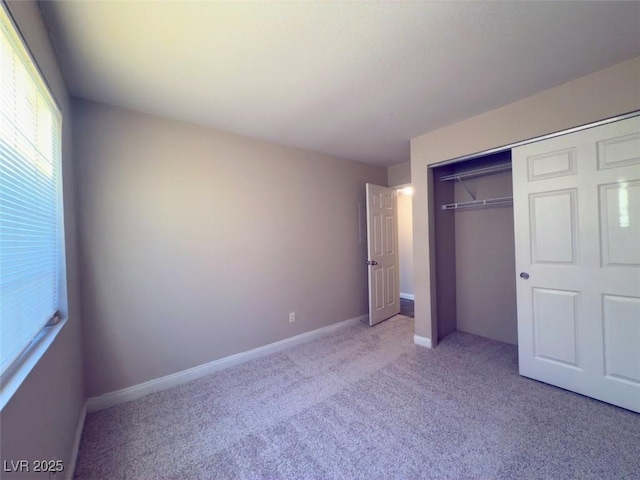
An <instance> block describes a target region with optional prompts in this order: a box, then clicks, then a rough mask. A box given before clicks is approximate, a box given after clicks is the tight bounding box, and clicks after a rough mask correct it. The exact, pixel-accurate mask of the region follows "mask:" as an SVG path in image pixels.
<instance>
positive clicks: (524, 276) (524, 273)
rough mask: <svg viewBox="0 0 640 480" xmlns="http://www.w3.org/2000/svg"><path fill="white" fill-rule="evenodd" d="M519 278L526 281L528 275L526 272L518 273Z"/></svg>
mask: <svg viewBox="0 0 640 480" xmlns="http://www.w3.org/2000/svg"><path fill="white" fill-rule="evenodd" d="M520 278H523V279H525V280H528V279H529V274H528V273H527V272H520Z"/></svg>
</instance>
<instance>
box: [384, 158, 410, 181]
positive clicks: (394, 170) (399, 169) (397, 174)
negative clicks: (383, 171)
mask: <svg viewBox="0 0 640 480" xmlns="http://www.w3.org/2000/svg"><path fill="white" fill-rule="evenodd" d="M408 183H411V162H404V163H398V164H397V165H391V166H389V167H387V185H389V186H390V187H397V186H399V185H407V184H408Z"/></svg>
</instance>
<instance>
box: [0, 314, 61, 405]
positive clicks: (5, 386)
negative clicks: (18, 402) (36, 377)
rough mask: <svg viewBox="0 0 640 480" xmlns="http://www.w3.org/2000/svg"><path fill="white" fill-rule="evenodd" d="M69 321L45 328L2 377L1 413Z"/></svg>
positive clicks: (0, 381) (0, 388) (0, 386)
mask: <svg viewBox="0 0 640 480" xmlns="http://www.w3.org/2000/svg"><path fill="white" fill-rule="evenodd" d="M66 323H67V319H66V318H65V319H64V320H61V321H59V322H58V323H57V324H56V325H52V326H50V327H45V328H43V329H42V331H41V332H40V333H39V334H38V336H37V337H36V338H35V339H34V340H33V342H31V344H30V345H29V346H28V347H27V348H26V349H25V351H24V352H22V355H20V356H19V357H18V358H17V359H16V361H15V362H13V364H12V365H11V367H9V368H8V369H7V371H6V372H4V373H3V374H2V377H0V411H2V410H4V407H5V406H6V405H7V403H9V400H11V397H13V395H14V394H15V393H16V392H17V391H18V389H19V388H20V385H22V382H24V380H25V379H26V378H27V376H28V375H29V373H31V370H33V369H34V367H35V366H36V365H37V364H38V362H39V361H40V359H41V358H42V357H43V356H44V354H45V353H47V350H48V349H49V347H50V346H51V344H52V343H53V341H54V340H55V339H56V337H57V336H58V334H59V333H60V330H62V328H63V327H64V326H65V325H66Z"/></svg>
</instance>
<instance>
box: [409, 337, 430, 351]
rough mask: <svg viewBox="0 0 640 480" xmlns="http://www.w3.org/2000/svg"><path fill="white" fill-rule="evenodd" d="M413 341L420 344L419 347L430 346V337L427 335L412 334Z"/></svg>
mask: <svg viewBox="0 0 640 480" xmlns="http://www.w3.org/2000/svg"><path fill="white" fill-rule="evenodd" d="M413 343H415V344H416V345H420V346H421V347H427V348H432V346H431V339H430V338H427V337H421V336H420V335H414V336H413Z"/></svg>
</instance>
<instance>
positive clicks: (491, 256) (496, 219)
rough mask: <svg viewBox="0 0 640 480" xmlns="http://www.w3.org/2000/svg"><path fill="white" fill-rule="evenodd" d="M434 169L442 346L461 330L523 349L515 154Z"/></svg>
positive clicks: (437, 271) (487, 157)
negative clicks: (515, 218)
mask: <svg viewBox="0 0 640 480" xmlns="http://www.w3.org/2000/svg"><path fill="white" fill-rule="evenodd" d="M431 170H432V175H430V178H431V181H432V185H431V187H432V192H433V202H431V209H432V212H431V213H432V215H433V217H432V218H433V219H434V225H433V226H434V230H433V231H434V247H435V248H434V252H433V253H434V257H435V284H436V287H435V297H436V312H435V313H436V317H437V323H436V325H437V339H438V341H440V340H441V339H443V338H444V337H446V336H447V335H449V334H450V333H452V332H454V331H456V330H459V331H461V332H466V333H471V334H474V335H479V336H482V337H488V338H492V339H495V340H500V341H502V342H507V343H511V344H514V345H516V344H517V342H518V330H517V313H516V272H515V241H514V224H513V188H512V176H511V151H510V150H507V151H504V152H500V153H494V154H491V155H485V156H481V157H477V158H473V159H470V160H464V161H460V162H456V163H452V164H448V165H443V166H435V167H433V168H432V169H431Z"/></svg>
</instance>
